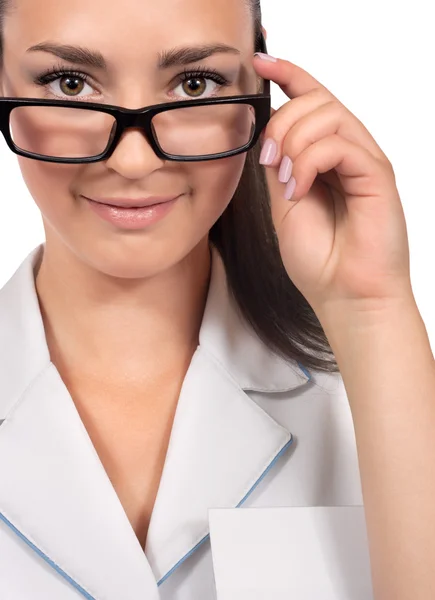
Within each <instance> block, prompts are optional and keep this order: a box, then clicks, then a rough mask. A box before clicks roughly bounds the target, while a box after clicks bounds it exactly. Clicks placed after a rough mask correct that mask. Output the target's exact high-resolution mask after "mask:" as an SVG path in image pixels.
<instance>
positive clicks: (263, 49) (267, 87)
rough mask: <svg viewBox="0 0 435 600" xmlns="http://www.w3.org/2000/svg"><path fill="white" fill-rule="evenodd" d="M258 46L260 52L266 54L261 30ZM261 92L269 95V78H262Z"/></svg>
mask: <svg viewBox="0 0 435 600" xmlns="http://www.w3.org/2000/svg"><path fill="white" fill-rule="evenodd" d="M259 48H260V52H263V53H264V54H267V46H266V39H265V37H264V34H263V32H262V31H261V33H260V43H259ZM263 93H264V94H265V95H267V96H270V79H264V92H263Z"/></svg>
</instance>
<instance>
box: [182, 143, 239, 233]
mask: <svg viewBox="0 0 435 600" xmlns="http://www.w3.org/2000/svg"><path fill="white" fill-rule="evenodd" d="M246 156H247V155H246V154H238V155H237V156H231V157H229V158H223V159H219V160H214V161H208V162H207V161H205V162H203V163H197V164H196V165H194V164H193V163H192V172H191V174H190V177H189V179H190V181H191V182H192V187H193V189H194V191H195V196H196V198H197V200H198V205H199V206H200V207H201V211H204V212H205V213H206V214H207V215H209V219H211V222H210V223H209V226H210V228H211V226H212V225H213V224H214V222H215V221H217V219H218V218H219V217H220V216H221V214H222V213H223V212H224V211H225V209H226V208H227V206H228V204H229V203H230V201H231V198H232V197H233V195H234V192H235V191H236V189H237V186H238V184H239V181H240V178H241V176H242V172H243V167H244V165H245V162H246Z"/></svg>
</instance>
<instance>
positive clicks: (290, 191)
mask: <svg viewBox="0 0 435 600" xmlns="http://www.w3.org/2000/svg"><path fill="white" fill-rule="evenodd" d="M295 187H296V179H295V178H294V177H292V178H291V179H290V181H289V182H288V184H287V186H286V188H285V191H284V198H285V199H286V200H291V198H292V196H293V192H294V191H295Z"/></svg>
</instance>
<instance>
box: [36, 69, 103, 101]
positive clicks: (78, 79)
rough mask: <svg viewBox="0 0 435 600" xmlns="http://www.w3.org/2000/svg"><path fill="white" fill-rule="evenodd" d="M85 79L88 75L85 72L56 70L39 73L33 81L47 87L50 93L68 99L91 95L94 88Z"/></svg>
mask: <svg viewBox="0 0 435 600" xmlns="http://www.w3.org/2000/svg"><path fill="white" fill-rule="evenodd" d="M87 80H88V77H87V76H86V75H85V74H81V73H80V74H79V73H67V72H62V71H60V72H59V71H58V72H51V73H47V74H44V75H40V76H39V77H37V78H36V79H35V83H36V84H37V85H41V86H42V87H44V88H47V90H48V91H49V92H50V95H54V96H56V97H58V98H61V99H68V98H82V97H85V96H90V95H92V94H93V93H94V92H95V90H94V88H93V87H92V86H91V85H90V84H89V83H87ZM83 92H84V93H83Z"/></svg>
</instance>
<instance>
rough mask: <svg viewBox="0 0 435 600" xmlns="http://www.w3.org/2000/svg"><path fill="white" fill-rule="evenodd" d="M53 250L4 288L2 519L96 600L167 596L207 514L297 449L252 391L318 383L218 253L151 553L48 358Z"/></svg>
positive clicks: (237, 500)
mask: <svg viewBox="0 0 435 600" xmlns="http://www.w3.org/2000/svg"><path fill="white" fill-rule="evenodd" d="M43 250H44V244H40V245H39V246H38V247H36V248H35V249H34V250H33V251H32V252H31V253H30V254H29V255H28V256H27V258H26V259H25V260H24V261H23V262H22V264H21V265H20V266H19V268H18V269H17V270H16V272H15V273H14V275H13V276H12V277H11V278H10V279H9V281H8V282H7V283H6V285H5V286H4V287H3V288H2V289H1V290H0V330H1V331H2V336H1V339H0V357H1V363H0V382H1V388H0V422H1V421H2V420H4V421H3V424H2V425H1V426H0V472H1V476H2V486H1V487H0V519H1V520H2V521H4V522H5V523H6V525H8V526H9V527H10V528H11V529H12V530H13V531H14V532H15V533H16V534H17V535H18V536H19V537H20V538H21V539H22V541H23V543H26V544H28V545H29V546H30V547H31V548H32V549H33V550H34V551H35V552H36V553H38V554H39V555H40V556H41V557H42V558H43V559H44V560H46V561H47V562H48V563H49V564H50V566H52V567H53V568H54V569H56V570H57V571H58V572H59V573H60V574H61V575H62V576H63V577H64V578H65V579H67V580H68V581H69V582H70V584H71V585H73V586H74V587H76V588H77V590H79V591H80V592H81V593H82V595H83V596H84V597H87V598H94V597H105V598H106V599H107V600H118V599H119V598H121V597H122V598H123V599H125V600H133V599H137V598H142V597H147V598H150V599H153V598H157V597H158V592H157V590H158V585H160V584H161V583H163V581H165V580H166V579H167V578H168V577H169V576H170V575H171V573H172V572H173V571H174V570H175V569H176V568H177V567H178V566H179V565H180V564H181V563H182V562H183V561H184V559H185V558H186V557H187V556H189V555H190V554H191V553H192V552H193V551H194V550H195V549H196V548H197V547H198V546H199V545H200V544H201V543H202V542H204V541H205V540H206V539H207V537H208V533H209V529H208V508H211V507H236V506H240V505H241V504H242V503H243V502H244V500H245V499H246V498H247V497H248V495H249V494H250V493H251V491H252V490H253V489H254V488H255V487H256V485H257V484H258V483H259V481H260V480H262V479H263V478H264V476H265V475H266V473H267V472H268V471H269V470H270V469H271V467H272V466H273V465H274V464H275V461H276V459H277V457H278V456H280V454H281V453H283V452H285V450H286V449H287V448H288V447H289V446H290V444H291V438H292V436H291V433H290V432H289V431H288V430H287V429H286V428H284V427H282V426H281V425H280V424H279V423H277V422H276V421H275V420H274V419H273V418H272V417H271V416H270V415H269V414H268V413H267V412H265V411H264V410H263V409H262V408H260V406H259V405H258V404H257V403H255V402H254V401H253V400H252V399H251V398H250V397H249V396H248V394H247V393H246V391H247V390H255V391H264V392H279V391H286V390H294V389H296V388H298V387H300V386H302V385H304V384H305V383H306V382H307V381H308V380H309V379H310V374H309V373H308V372H307V371H306V370H305V369H304V368H303V366H302V365H299V364H296V363H293V362H286V361H284V360H282V359H281V358H279V357H277V356H276V355H275V354H273V353H272V352H271V351H270V350H269V349H268V348H267V347H266V346H265V344H263V342H262V341H261V340H260V339H259V338H258V337H257V336H256V335H255V333H254V332H253V330H251V329H250V327H249V326H248V325H246V324H245V322H244V321H243V320H242V319H241V318H240V316H239V313H238V311H237V308H236V306H235V304H234V302H233V300H232V299H231V296H230V294H229V291H228V289H227V285H226V278H225V268H224V265H223V262H222V259H221V258H220V255H219V253H218V251H217V250H216V249H215V248H213V247H212V273H211V280H210V288H209V294H208V298H207V304H206V308H205V312H204V318H203V322H202V325H201V330H200V343H199V346H198V348H197V350H196V352H195V354H194V356H193V359H192V362H191V364H190V366H189V369H188V372H187V374H186V377H185V380H184V382H183V386H182V389H181V393H180V398H179V401H178V405H177V410H176V414H175V419H174V423H173V427H172V431H171V438H170V442H169V448H168V452H167V456H166V461H165V465H164V469H163V474H162V479H161V482H160V487H159V491H158V494H157V498H156V502H155V505H154V510H153V514H152V518H151V522H150V526H149V531H148V537H147V543H146V547H145V552H144V549H143V548H141V546H140V544H139V542H138V540H137V538H136V536H135V534H134V532H133V529H132V528H131V526H130V523H129V522H128V519H127V516H126V514H125V512H124V510H123V508H122V505H121V504H120V502H119V499H118V497H117V495H116V492H115V490H114V488H113V487H112V484H111V482H110V480H109V478H108V476H107V474H106V472H105V470H104V468H103V466H102V464H101V462H100V460H99V458H98V455H97V453H96V451H95V449H94V447H93V445H92V443H91V440H90V438H89V436H88V434H87V432H86V430H85V427H84V426H83V423H82V421H81V419H80V417H79V414H78V412H77V410H76V408H75V405H74V402H73V400H72V398H71V396H70V394H69V392H68V390H67V388H66V386H65V384H64V382H63V381H62V379H61V377H60V375H59V373H58V371H57V369H56V367H55V365H54V364H53V363H52V362H51V360H50V354H49V350H48V347H47V342H46V337H45V331H44V326H43V321H42V317H41V312H40V307H39V302H38V297H37V294H36V289H35V282H34V269H35V267H36V265H37V263H38V261H39V260H40V259H41V258H42V253H43ZM229 465H231V468H229Z"/></svg>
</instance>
